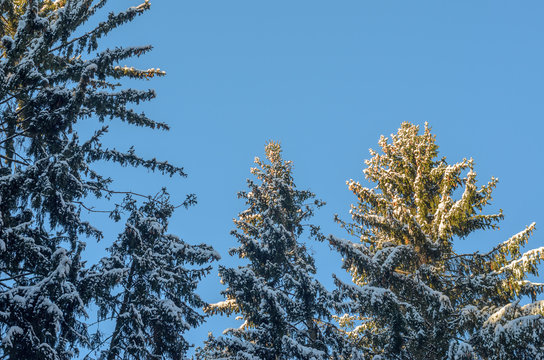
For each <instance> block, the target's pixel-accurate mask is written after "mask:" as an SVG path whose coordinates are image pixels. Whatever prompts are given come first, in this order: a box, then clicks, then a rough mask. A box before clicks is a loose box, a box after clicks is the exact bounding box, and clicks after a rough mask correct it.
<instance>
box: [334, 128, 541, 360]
mask: <svg viewBox="0 0 544 360" xmlns="http://www.w3.org/2000/svg"><path fill="white" fill-rule="evenodd" d="M379 145H380V147H381V150H382V152H381V153H378V152H374V151H372V150H371V155H372V158H371V159H370V160H367V161H366V165H367V167H366V169H365V170H364V174H365V176H366V178H367V179H368V180H369V181H370V182H372V183H374V184H375V187H373V188H367V187H364V186H362V185H361V184H360V183H359V182H356V181H353V180H350V181H349V182H348V186H349V189H350V190H351V191H352V192H353V193H354V194H355V196H356V197H357V200H358V202H357V204H356V205H353V206H352V208H351V211H350V213H351V216H352V219H353V222H350V223H347V222H342V221H340V220H338V221H339V222H340V223H341V224H342V226H343V227H344V228H345V229H346V230H347V231H348V232H349V233H350V234H353V235H355V236H357V237H358V238H359V240H360V241H359V242H357V243H353V242H351V241H349V240H345V239H340V238H338V237H335V236H330V237H329V241H330V243H331V244H332V246H333V247H334V248H336V249H337V250H338V251H339V252H340V253H341V254H342V256H343V267H344V268H345V269H346V270H347V271H349V272H350V273H351V275H352V277H353V283H344V282H342V281H340V280H338V279H336V283H337V286H338V288H337V293H336V295H337V297H338V299H339V300H341V302H340V303H339V308H340V310H341V311H342V312H344V313H345V315H344V316H342V317H340V319H339V320H340V323H341V325H342V326H344V329H345V336H346V341H347V342H348V343H349V344H350V346H352V347H353V348H354V349H356V350H357V352H358V353H359V354H360V355H361V357H364V358H365V359H375V360H378V359H421V360H423V359H451V360H454V359H455V360H461V359H504V360H506V359H510V360H512V359H527V360H528V359H542V358H544V317H543V310H544V302H542V301H537V299H536V298H537V295H538V294H541V293H542V291H543V289H544V285H543V284H540V283H534V282H532V281H530V280H529V279H528V276H529V275H531V274H532V275H535V274H537V270H538V269H537V265H538V263H539V262H540V261H541V260H542V259H543V257H544V248H538V249H534V250H530V251H528V252H525V253H522V251H521V248H522V247H523V246H524V245H525V244H526V243H527V241H528V238H529V236H530V234H531V233H532V232H533V230H534V224H532V225H530V226H529V227H527V228H526V229H525V230H523V231H522V232H520V233H519V234H517V235H514V236H513V237H511V238H510V239H508V240H506V241H504V242H501V243H498V244H497V246H496V247H494V248H493V249H491V250H490V251H489V252H487V253H479V252H475V253H467V254H464V253H457V252H456V251H455V250H454V246H453V243H454V241H455V240H456V239H461V238H469V239H471V240H472V239H475V238H474V235H472V233H473V232H474V231H476V230H481V229H494V228H496V226H497V222H498V221H499V220H500V219H502V217H503V215H502V211H501V212H499V213H498V214H490V215H486V214H484V213H483V210H484V207H485V206H486V205H488V204H489V203H490V201H491V200H492V197H491V196H492V190H493V189H494V188H495V186H496V184H497V180H496V179H494V178H492V179H491V181H489V182H488V183H487V184H485V185H483V186H478V185H477V181H476V173H475V172H474V165H473V160H472V159H470V160H466V159H465V160H463V161H461V162H459V163H455V164H453V165H449V164H448V163H447V162H446V160H445V158H438V146H437V145H436V143H435V137H434V136H433V135H432V134H431V132H430V129H429V127H428V126H427V125H425V130H424V132H423V134H420V133H419V127H418V126H414V125H412V124H409V123H403V124H402V126H401V128H400V129H399V131H398V133H397V134H396V135H392V137H391V141H389V140H388V139H387V138H384V137H382V138H381V139H380V141H379ZM473 241H474V240H473ZM522 304H524V305H522Z"/></svg>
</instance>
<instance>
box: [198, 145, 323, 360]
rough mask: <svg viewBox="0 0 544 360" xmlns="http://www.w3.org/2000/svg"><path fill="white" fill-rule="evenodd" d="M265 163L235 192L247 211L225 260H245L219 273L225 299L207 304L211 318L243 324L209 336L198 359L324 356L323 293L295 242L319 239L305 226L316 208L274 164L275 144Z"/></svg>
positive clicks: (283, 164)
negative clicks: (216, 316) (237, 320)
mask: <svg viewBox="0 0 544 360" xmlns="http://www.w3.org/2000/svg"><path fill="white" fill-rule="evenodd" d="M265 152H266V158H267V160H268V162H266V161H261V160H260V159H259V158H256V159H255V163H256V164H257V167H256V168H252V169H251V173H252V174H253V175H254V176H255V177H256V178H257V180H258V183H255V182H253V181H252V180H248V187H249V191H248V192H241V193H239V197H240V198H242V199H244V200H245V202H246V205H247V206H248V208H247V209H246V210H244V211H243V212H241V213H240V214H239V217H238V219H236V220H235V221H234V223H235V224H236V227H237V230H235V231H233V232H232V234H233V235H234V236H235V237H236V239H237V240H238V242H239V243H240V245H239V246H238V247H236V248H233V249H231V251H230V253H231V255H238V256H239V257H240V258H242V259H245V260H247V261H249V263H248V264H247V265H244V266H239V267H238V268H225V267H221V266H220V269H219V275H220V276H221V279H222V282H223V283H224V284H226V285H227V286H228V287H227V289H226V290H224V291H223V294H224V295H225V297H226V300H225V301H223V302H221V303H218V304H213V305H210V306H209V307H208V308H207V311H208V312H209V313H211V314H216V313H220V314H231V313H237V314H240V319H241V320H243V321H244V323H243V324H242V326H241V327H240V328H237V329H227V330H225V332H224V335H223V336H220V337H218V338H214V337H210V338H209V340H208V341H207V343H206V346H205V348H204V349H203V350H201V351H200V354H199V356H200V358H202V359H240V360H242V359H246V360H248V359H252V360H257V359H262V360H265V359H270V360H279V359H305V360H319V359H326V358H327V357H328V346H327V345H328V343H327V342H328V341H329V340H328V339H329V335H328V333H329V331H330V329H329V327H328V326H327V324H326V320H328V319H329V318H330V315H329V312H330V303H331V298H330V294H329V293H328V292H327V291H326V290H325V289H324V287H323V286H322V285H321V284H320V283H319V282H318V281H317V280H316V279H315V278H314V275H315V272H316V270H315V265H314V259H313V257H312V256H311V255H310V254H309V253H308V250H307V248H306V245H305V244H304V243H303V242H301V241H300V240H299V239H300V237H301V236H302V235H303V234H304V233H305V232H304V226H308V227H309V235H311V236H319V228H317V227H315V226H312V225H309V224H306V223H305V220H307V219H309V218H310V217H311V216H312V215H313V212H314V207H319V206H321V205H322V204H323V203H322V202H321V201H319V200H315V195H314V194H313V193H311V192H310V191H303V190H297V189H296V187H295V184H294V182H293V177H292V173H291V170H292V163H291V162H290V161H284V160H283V159H282V157H281V148H280V145H279V144H277V143H274V142H270V143H268V144H267V145H266V148H265Z"/></svg>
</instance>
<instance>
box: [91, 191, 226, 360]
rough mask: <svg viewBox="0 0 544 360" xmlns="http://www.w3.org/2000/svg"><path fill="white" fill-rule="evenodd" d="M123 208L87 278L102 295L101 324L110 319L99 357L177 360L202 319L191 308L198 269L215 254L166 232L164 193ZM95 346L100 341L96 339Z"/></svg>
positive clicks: (167, 208)
mask: <svg viewBox="0 0 544 360" xmlns="http://www.w3.org/2000/svg"><path fill="white" fill-rule="evenodd" d="M123 209H124V210H125V211H129V212H130V216H129V218H128V220H127V223H126V225H125V230H124V231H123V233H121V234H120V236H119V238H118V239H117V241H115V242H114V243H113V245H112V247H111V248H110V249H109V256H107V257H105V258H103V259H102V260H101V262H100V264H99V265H98V266H96V267H95V268H94V269H93V274H94V276H88V277H87V280H88V281H92V282H96V283H97V284H96V286H91V288H101V291H103V293H102V294H101V296H100V297H99V298H98V300H99V301H98V305H99V307H100V317H101V319H111V318H113V319H115V328H114V330H113V332H112V333H111V335H110V336H109V337H108V339H109V345H108V347H107V349H106V350H104V351H103V352H102V356H101V358H104V359H108V360H113V359H164V358H168V359H176V360H177V359H182V358H184V355H185V354H186V352H187V350H188V348H189V343H188V342H187V341H186V340H185V339H184V338H183V333H184V332H185V331H187V330H189V329H190V328H192V327H195V326H198V325H200V324H201V323H202V322H203V320H204V316H203V315H201V314H199V313H197V312H196V311H195V310H194V308H195V307H199V308H201V307H203V306H204V305H205V303H204V302H203V301H202V300H201V299H200V297H199V296H198V295H196V294H195V293H194V291H195V288H196V286H197V284H198V281H199V280H200V279H201V278H202V277H203V276H204V275H206V274H207V273H209V271H210V270H211V267H210V266H208V267H205V268H201V267H200V265H203V264H206V263H208V262H210V261H211V260H217V259H218V258H219V255H218V254H217V253H216V252H215V251H213V249H212V248H211V247H209V246H207V245H198V246H191V245H188V244H187V243H185V242H184V241H183V240H181V239H180V238H178V237H177V236H175V235H171V234H167V233H166V231H167V226H168V218H169V217H170V215H171V214H172V211H173V210H174V207H173V206H172V205H171V204H170V203H169V199H168V195H167V194H166V193H165V192H162V193H160V194H159V195H158V196H156V197H155V198H153V199H150V200H149V201H147V202H145V203H144V204H143V205H142V206H140V207H138V206H137V204H136V201H135V200H133V199H132V198H130V197H129V198H127V200H126V201H125V203H124V205H123ZM188 265H190V266H191V267H188ZM193 265H197V266H198V267H195V266H193ZM100 286H101V287H100ZM115 287H120V289H121V291H113V290H114V289H115ZM95 342H96V343H97V344H101V343H103V342H104V339H101V338H100V337H99V336H98V337H96V340H95Z"/></svg>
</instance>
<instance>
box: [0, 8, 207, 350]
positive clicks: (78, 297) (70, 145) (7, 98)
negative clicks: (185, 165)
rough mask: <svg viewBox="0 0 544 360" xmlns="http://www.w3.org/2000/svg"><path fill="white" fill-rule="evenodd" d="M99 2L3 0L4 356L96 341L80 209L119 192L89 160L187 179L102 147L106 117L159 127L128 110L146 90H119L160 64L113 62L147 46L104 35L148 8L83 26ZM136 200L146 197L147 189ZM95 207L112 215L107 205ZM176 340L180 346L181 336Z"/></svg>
mask: <svg viewBox="0 0 544 360" xmlns="http://www.w3.org/2000/svg"><path fill="white" fill-rule="evenodd" d="M106 3H107V1H105V0H58V1H52V0H0V15H1V16H0V358H2V359H17V360H18V359H54V360H57V359H58V360H60V359H72V358H76V357H77V356H78V353H79V351H80V349H82V348H89V347H91V348H92V347H94V346H95V344H94V343H93V341H92V340H93V338H94V337H93V336H92V334H91V333H92V332H93V331H94V330H93V329H92V328H91V327H90V324H89V322H90V321H89V316H90V315H92V314H89V313H88V308H89V304H90V303H91V302H92V301H95V302H100V301H103V300H104V299H105V298H108V296H113V295H111V294H110V295H108V294H105V293H104V292H101V291H102V290H101V286H102V284H98V283H93V282H92V281H90V279H89V276H90V275H91V272H90V271H89V268H87V267H86V265H85V263H84V262H83V261H82V260H81V258H82V254H83V252H84V250H85V242H84V240H87V239H88V238H90V239H93V238H94V239H96V240H99V239H102V237H103V234H102V232H101V230H100V229H99V228H97V227H95V226H93V224H91V223H89V222H88V221H86V220H85V217H84V213H85V212H87V211H97V210H95V209H93V208H92V206H91V205H90V202H89V198H91V197H96V198H100V197H102V198H106V199H111V200H113V201H117V204H118V205H120V203H121V199H118V200H115V199H117V198H116V196H119V195H120V194H121V196H123V194H126V193H128V192H126V191H124V190H123V189H118V188H115V187H113V179H110V178H109V177H108V176H107V175H105V174H101V173H99V172H97V171H96V167H95V164H96V162H99V161H109V162H112V163H115V164H117V165H119V166H136V167H143V168H146V169H149V170H151V171H159V172H161V173H163V174H168V175H170V176H174V175H176V176H185V173H184V171H183V169H182V168H180V167H177V166H173V165H171V164H169V163H168V162H164V161H158V160H156V159H144V158H141V157H140V156H138V155H137V153H136V151H134V149H129V150H118V149H115V148H107V147H105V146H104V145H103V143H102V139H103V137H104V135H105V133H106V132H107V131H108V126H107V125H105V124H104V123H105V122H107V121H108V122H109V121H115V120H120V121H123V122H125V123H128V124H131V125H136V126H143V127H147V128H150V129H168V126H167V125H166V124H164V123H160V122H155V121H153V120H151V119H149V118H148V117H147V116H146V115H145V114H143V113H137V112H136V111H134V110H133V109H131V106H132V105H133V104H138V103H140V102H142V101H148V100H150V99H152V98H154V97H155V92H154V91H153V90H152V89H149V90H138V89H131V88H121V87H122V85H121V83H120V81H121V80H122V79H127V78H135V79H149V78H152V77H154V76H162V75H164V72H162V71H160V70H158V69H135V68H133V67H124V68H122V67H119V62H121V61H126V60H128V59H131V58H133V57H135V56H140V55H142V54H145V53H146V52H148V51H149V50H151V47H150V46H141V47H116V48H114V49H103V48H100V47H99V41H100V40H101V39H102V38H103V37H105V36H107V35H108V34H109V32H110V31H112V30H114V29H116V28H118V27H119V26H121V25H122V24H124V23H127V22H130V21H132V20H134V19H135V17H136V16H138V15H140V14H142V13H143V12H145V11H146V10H147V9H149V6H150V5H149V3H148V2H147V1H145V2H143V3H141V4H137V3H136V4H137V6H133V7H130V8H128V9H127V10H125V11H122V12H119V13H111V14H109V15H108V16H107V18H106V19H104V20H103V21H101V22H100V23H98V25H96V26H94V27H92V26H89V19H91V18H92V17H93V15H95V14H96V13H97V11H99V10H100V9H102V8H103V7H104V6H105V5H106ZM84 27H85V28H86V29H88V30H87V31H86V32H84V31H82V29H83V28H84ZM97 120H98V121H97ZM81 121H85V122H94V123H95V125H96V131H95V133H94V135H92V136H89V137H88V138H85V139H82V138H80V137H79V136H78V134H77V132H76V131H75V129H76V127H75V126H74V125H75V124H76V123H78V122H81ZM135 196H136V195H135ZM136 197H138V198H144V199H150V198H148V197H147V195H145V194H144V195H142V196H136ZM188 202H191V199H188ZM110 204H111V203H110ZM110 206H111V207H110V209H111V208H114V205H113V204H111V205H110ZM149 206H151V205H149ZM97 212H101V211H97ZM103 212H105V213H108V214H110V215H111V216H112V217H113V218H114V219H115V220H120V219H121V216H119V212H117V211H115V210H112V211H109V210H107V209H106V210H103ZM161 226H164V225H161ZM104 241H105V240H104ZM109 244H111V242H109ZM197 250H198V249H197V248H195V249H194V250H191V251H195V252H196V251H197ZM191 251H188V253H183V254H182V253H180V254H179V256H182V255H187V256H189V257H188V258H187V261H189V262H193V261H196V263H198V261H197V260H195V258H193V257H191V256H193V255H189V253H191ZM194 256H196V255H194ZM211 258H213V257H210V259H211ZM177 261H178V262H180V263H181V262H183V258H181V257H180V258H179V259H178V260H177ZM104 270H105V269H104ZM92 275H93V276H95V275H96V274H94V273H93V274H92ZM121 279H122V276H120V277H119V281H121ZM193 282H194V278H192V277H191V278H190V279H188V283H187V284H186V286H187V291H189V292H190V289H191V287H192V286H193V285H192V284H193ZM91 285H93V286H94V285H96V287H93V286H91ZM129 291H131V290H130V289H129ZM97 294H100V296H102V297H103V298H97V296H98V295H97ZM183 296H184V297H183V298H184V299H189V300H188V301H189V304H194V305H195V306H200V303H199V302H198V301H197V300H194V301H192V300H191V299H192V298H193V297H192V295H190V294H189V293H187V294H185V293H184V295H183ZM165 299H166V298H165ZM194 299H196V298H194ZM172 301H174V300H172ZM176 301H177V300H176ZM111 306H112V308H115V304H112V305H111ZM169 308H170V309H174V307H169ZM185 314H186V315H187V316H188V318H187V319H185V321H187V323H188V324H189V325H192V324H194V323H195V321H193V320H191V319H192V317H194V316H193V315H191V313H190V312H187V313H185ZM180 343H181V344H184V342H183V340H182V339H181V340H180ZM103 345H104V346H106V345H107V344H106V343H104V344H103ZM176 346H178V345H176ZM183 346H185V345H181V347H183ZM178 347H179V346H178ZM182 355H183V354H179V353H177V354H176V355H175V356H173V358H176V359H177V358H180V357H181V356H182Z"/></svg>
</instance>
